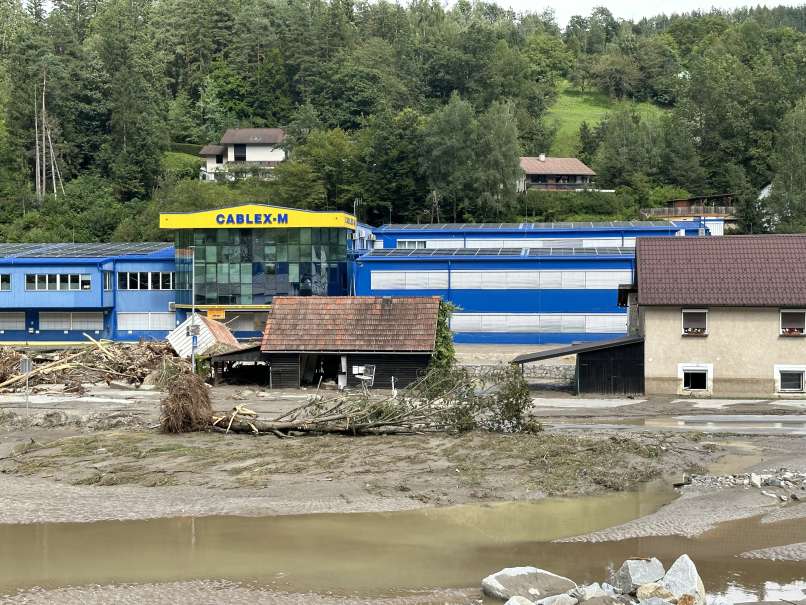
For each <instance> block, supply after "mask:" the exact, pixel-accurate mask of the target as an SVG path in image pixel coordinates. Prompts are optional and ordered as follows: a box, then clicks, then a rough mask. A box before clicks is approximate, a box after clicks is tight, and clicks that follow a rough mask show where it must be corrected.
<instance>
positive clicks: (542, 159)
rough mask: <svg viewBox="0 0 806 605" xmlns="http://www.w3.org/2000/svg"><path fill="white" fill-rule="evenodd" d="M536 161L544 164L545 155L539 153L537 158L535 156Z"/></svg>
mask: <svg viewBox="0 0 806 605" xmlns="http://www.w3.org/2000/svg"><path fill="white" fill-rule="evenodd" d="M537 159H538V161H540V162H545V161H546V154H545V153H541V154H540V155H539V156H537Z"/></svg>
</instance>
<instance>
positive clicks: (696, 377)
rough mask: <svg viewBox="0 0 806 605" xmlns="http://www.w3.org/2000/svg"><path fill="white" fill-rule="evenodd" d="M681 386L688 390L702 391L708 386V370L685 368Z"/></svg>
mask: <svg viewBox="0 0 806 605" xmlns="http://www.w3.org/2000/svg"><path fill="white" fill-rule="evenodd" d="M683 388H684V389H686V390H690V391H704V390H706V389H707V388H708V372H707V371H706V370H685V371H684V372H683Z"/></svg>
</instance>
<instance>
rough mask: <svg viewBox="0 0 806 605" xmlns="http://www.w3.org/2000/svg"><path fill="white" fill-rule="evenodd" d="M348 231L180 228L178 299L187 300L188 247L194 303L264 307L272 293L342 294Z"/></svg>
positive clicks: (346, 289)
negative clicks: (193, 282)
mask: <svg viewBox="0 0 806 605" xmlns="http://www.w3.org/2000/svg"><path fill="white" fill-rule="evenodd" d="M349 235H350V231H349V230H348V229H334V228H318V227H305V228H289V229H187V230H179V231H177V236H176V248H177V255H176V281H177V301H176V302H177V304H184V305H189V304H191V300H190V297H191V282H190V274H191V266H192V257H191V255H190V251H189V249H190V247H191V246H195V257H196V258H195V260H196V275H195V280H194V281H195V286H196V304H197V305H263V304H270V303H271V301H272V298H273V297H274V296H275V295H297V296H324V295H328V296H343V295H346V294H348V293H349V286H348V266H347V247H348V238H349ZM184 251H187V253H183V252H184Z"/></svg>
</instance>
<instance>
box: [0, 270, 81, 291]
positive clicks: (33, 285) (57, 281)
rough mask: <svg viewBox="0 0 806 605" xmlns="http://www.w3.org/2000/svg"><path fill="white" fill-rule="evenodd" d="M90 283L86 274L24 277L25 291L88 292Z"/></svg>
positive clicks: (39, 274) (47, 274) (46, 274)
mask: <svg viewBox="0 0 806 605" xmlns="http://www.w3.org/2000/svg"><path fill="white" fill-rule="evenodd" d="M91 283H92V282H91V278H90V276H89V274H87V273H28V274H27V275H26V276H25V289H26V290H89V289H90V288H91ZM9 289H10V288H9Z"/></svg>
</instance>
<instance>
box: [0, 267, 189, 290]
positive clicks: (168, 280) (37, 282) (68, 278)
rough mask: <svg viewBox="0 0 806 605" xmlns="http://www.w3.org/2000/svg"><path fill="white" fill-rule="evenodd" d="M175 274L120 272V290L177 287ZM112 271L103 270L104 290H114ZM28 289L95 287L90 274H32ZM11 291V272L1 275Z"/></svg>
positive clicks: (0, 281) (0, 284)
mask: <svg viewBox="0 0 806 605" xmlns="http://www.w3.org/2000/svg"><path fill="white" fill-rule="evenodd" d="M174 276H175V274H174V273H172V272H159V271H153V272H136V273H135V272H120V273H118V289H119V290H173V289H174V287H175V277H174ZM112 279H113V278H112V272H111V271H104V272H103V282H104V290H111V289H112V283H113V282H112ZM25 289H26V290H29V291H48V290H51V291H59V290H67V291H71V290H72V291H79V290H90V289H92V276H91V275H89V274H88V273H28V274H26V275H25ZM10 290H11V275H10V274H8V273H4V274H0V291H5V292H8V291H10Z"/></svg>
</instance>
